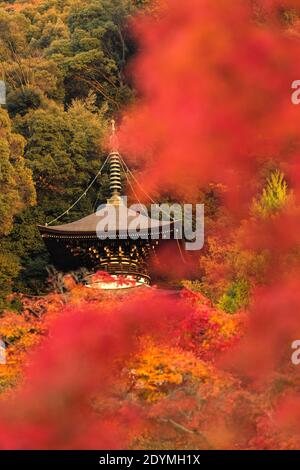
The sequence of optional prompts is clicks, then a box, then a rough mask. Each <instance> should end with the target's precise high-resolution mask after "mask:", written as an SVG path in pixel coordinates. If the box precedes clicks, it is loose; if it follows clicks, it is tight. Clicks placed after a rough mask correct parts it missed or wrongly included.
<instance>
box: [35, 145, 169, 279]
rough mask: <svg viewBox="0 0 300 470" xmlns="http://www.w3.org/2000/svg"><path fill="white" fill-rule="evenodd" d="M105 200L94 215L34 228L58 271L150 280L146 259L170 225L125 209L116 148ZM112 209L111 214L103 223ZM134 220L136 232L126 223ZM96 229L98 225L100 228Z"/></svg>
mask: <svg viewBox="0 0 300 470" xmlns="http://www.w3.org/2000/svg"><path fill="white" fill-rule="evenodd" d="M107 164H108V165H109V186H110V198H109V199H108V200H107V202H106V204H103V205H102V206H100V207H99V208H98V210H97V211H96V212H95V213H92V214H90V215H88V216H87V217H84V218H82V219H80V220H76V221H74V222H71V223H67V224H65V225H44V226H39V230H40V233H41V236H42V238H43V240H44V242H45V244H46V247H47V249H48V251H49V253H50V255H51V258H52V260H53V264H54V265H55V266H56V267H57V268H58V269H60V270H63V271H70V270H76V269H78V268H82V267H85V268H87V269H88V270H90V271H91V272H97V271H105V272H107V273H109V274H110V275H112V276H114V277H117V276H121V277H122V279H124V278H127V279H129V280H133V281H134V282H135V283H137V284H139V285H140V284H150V276H149V270H148V265H149V260H150V257H151V256H156V252H157V249H158V248H159V246H160V245H161V244H162V243H166V241H167V240H165V241H164V239H169V238H171V235H172V233H173V231H174V224H173V222H170V221H163V220H158V219H157V220H156V219H151V218H150V217H149V216H148V215H147V214H143V213H141V212H140V211H138V210H137V211H135V210H132V209H130V208H127V207H125V205H124V202H123V198H122V197H121V191H122V184H121V168H122V161H121V156H120V154H119V152H118V150H112V151H111V152H110V154H109V155H108V159H107ZM111 209H113V213H114V214H115V215H116V217H115V220H113V223H112V224H107V223H106V222H107V220H108V214H110V211H111ZM135 222H137V224H138V230H136V229H135V230H132V231H131V229H130V227H132V226H135V228H136V224H135ZM99 227H100V228H99Z"/></svg>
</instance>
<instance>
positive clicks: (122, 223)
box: [38, 204, 174, 238]
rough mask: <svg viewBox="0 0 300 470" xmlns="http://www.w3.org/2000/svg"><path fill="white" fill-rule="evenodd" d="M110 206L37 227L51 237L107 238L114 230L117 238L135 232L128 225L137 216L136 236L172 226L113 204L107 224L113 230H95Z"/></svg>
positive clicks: (165, 230)
mask: <svg viewBox="0 0 300 470" xmlns="http://www.w3.org/2000/svg"><path fill="white" fill-rule="evenodd" d="M111 207H112V205H111V204H106V205H103V206H102V207H101V209H100V210H97V211H96V212H94V213H92V214H90V215H88V216H86V217H83V218H82V219H79V220H76V221H74V222H70V223H68V224H63V225H54V226H53V225H51V226H47V225H39V226H38V227H39V230H40V232H41V234H42V235H45V236H47V235H48V236H52V237H53V236H54V237H55V236H57V237H64V236H70V237H72V236H77V237H78V236H79V237H80V236H89V237H97V238H102V237H101V235H102V234H103V238H107V236H108V235H109V234H110V233H112V232H116V234H117V237H118V238H127V236H128V235H131V233H135V229H130V226H131V224H132V223H133V221H134V220H135V219H137V218H138V221H139V229H138V230H139V232H138V234H139V236H137V237H136V238H139V237H140V238H141V237H142V236H143V235H144V236H145V235H146V234H149V235H150V234H151V231H152V233H156V234H166V233H170V232H171V231H172V228H173V226H174V222H173V221H171V222H170V221H164V220H158V219H153V218H151V217H148V216H147V215H144V214H143V213H142V212H138V211H135V210H132V209H128V208H127V207H125V206H123V211H121V206H113V207H114V208H115V209H116V217H114V218H113V221H112V222H111V223H110V225H109V227H110V228H111V227H112V228H113V230H105V231H103V232H101V231H99V229H98V230H97V227H98V224H99V223H100V222H101V221H103V220H104V219H107V217H108V214H109V210H110V208H111ZM124 209H125V211H124ZM114 222H115V223H114ZM102 225H103V223H102ZM104 235H105V236H104Z"/></svg>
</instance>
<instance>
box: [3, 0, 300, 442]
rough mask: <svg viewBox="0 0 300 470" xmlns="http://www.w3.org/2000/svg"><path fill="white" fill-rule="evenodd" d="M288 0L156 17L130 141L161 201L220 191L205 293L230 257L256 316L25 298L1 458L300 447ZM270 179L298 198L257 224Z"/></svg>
mask: <svg viewBox="0 0 300 470" xmlns="http://www.w3.org/2000/svg"><path fill="white" fill-rule="evenodd" d="M283 3H284V5H285V6H286V7H291V6H293V7H295V8H298V7H299V6H300V4H299V2H296V1H291V2H289V1H283V2H282V1H280V2H278V1H273V0H268V1H258V0H257V1H253V2H250V1H249V2H246V1H244V0H243V1H242V0H235V1H234V2H231V4H230V7H229V6H228V1H227V0H214V1H213V0H201V1H200V0H186V1H185V2H182V1H181V0H172V1H171V0H168V1H167V0H165V1H164V2H163V4H164V5H165V9H164V11H163V14H162V16H161V17H158V18H156V19H155V20H153V18H139V19H138V21H136V26H135V28H136V34H137V37H138V40H139V44H140V53H139V55H138V58H137V60H136V61H135V63H134V64H133V65H132V67H133V71H134V76H135V80H136V84H137V88H138V91H139V94H140V98H139V101H138V103H137V104H136V105H134V107H133V108H132V109H129V110H127V112H126V115H125V116H124V119H123V124H122V127H121V130H120V142H121V146H122V148H123V149H125V150H127V151H128V153H129V154H131V155H132V156H133V162H135V164H136V166H137V167H138V168H139V169H141V170H142V173H143V183H144V184H145V188H146V190H147V191H151V194H152V193H153V192H154V194H155V192H156V193H158V194H163V193H164V192H165V191H170V190H172V191H174V194H177V195H180V196H182V195H183V196H184V199H185V200H186V201H188V202H192V200H197V197H198V194H199V191H200V190H201V189H202V187H203V186H205V185H207V184H209V183H214V184H216V185H220V187H222V188H225V189H224V191H223V192H222V197H223V199H224V202H225V207H226V211H228V212H226V214H225V216H224V217H221V218H220V220H218V221H215V220H214V221H211V220H210V221H209V225H208V231H209V236H210V245H211V246H212V247H214V249H215V252H216V256H215V258H213V257H211V258H209V257H208V256H207V255H206V254H205V255H203V257H202V259H201V262H202V267H203V269H205V270H206V271H205V275H206V287H207V285H208V284H209V282H210V281H211V284H212V287H216V286H215V285H213V284H217V283H219V282H220V281H223V280H222V279H221V280H220V277H222V276H224V277H225V273H226V276H227V275H228V276H231V275H232V269H233V268H232V264H231V265H230V263H229V261H230V260H229V258H230V256H231V257H232V258H233V259H234V263H233V264H234V267H235V269H236V270H238V274H239V275H240V273H242V274H244V273H245V272H247V275H248V277H249V279H250V280H251V286H250V289H249V290H250V294H251V295H250V300H249V305H248V306H247V308H245V309H244V311H239V312H238V313H235V314H233V315H230V314H228V313H225V312H224V311H222V310H221V308H220V305H218V308H217V307H215V306H213V305H212V303H211V302H210V301H208V299H206V297H205V296H204V295H202V294H199V293H196V292H191V291H190V290H188V289H185V290H183V291H182V294H181V298H176V295H174V294H173V295H174V297H173V295H172V294H168V295H167V294H162V293H160V292H159V290H155V289H154V290H149V291H145V290H144V289H142V290H140V291H137V292H135V293H134V292H132V293H131V294H129V293H127V294H122V293H121V294H118V295H112V294H103V293H101V292H98V293H95V292H94V291H93V292H91V291H89V290H88V289H86V288H84V287H79V286H75V285H69V286H68V293H67V294H61V295H58V294H49V296H48V297H47V296H46V297H45V298H44V299H42V300H31V301H30V300H28V299H23V304H24V313H23V314H22V316H21V319H20V316H18V315H17V314H13V313H11V312H7V313H6V314H5V315H4V317H3V318H1V323H0V335H1V337H3V338H4V339H5V340H6V342H7V344H8V345H9V346H8V364H7V366H1V367H2V368H1V369H0V374H1V375H0V385H1V386H3V388H5V390H6V392H4V394H3V395H2V396H1V406H0V447H1V448H25V449H28V448H42V449H45V448H50V449H53V448H61V449H65V448H127V447H131V448H188V449H192V448H197V449H199V448H200V449H201V448H216V449H221V448H235V449H238V448H250V449H254V448H258V449H274V448H278V449H289V448H291V449H297V448H299V446H300V436H299V432H298V431H297V426H296V424H297V419H298V417H299V416H300V402H299V398H298V395H299V390H300V381H299V372H298V369H297V367H296V366H294V365H293V364H292V362H291V359H290V356H291V353H292V350H291V342H292V341H293V340H295V339H298V338H299V337H300V308H299V307H300V290H299V283H300V273H299V263H300V255H299V253H300V250H299V230H298V228H299V209H298V204H299V201H298V199H299V189H300V180H299V175H300V173H299V170H298V169H299V138H298V135H299V129H300V114H299V113H300V111H299V108H297V106H293V105H292V103H291V83H292V82H293V81H294V80H296V79H300V66H299V61H298V60H297V57H298V52H299V47H300V44H299V22H297V21H296V22H295V23H294V24H293V25H292V26H289V25H288V24H285V25H283V24H282V23H281V21H280V19H279V14H278V13H279V11H282V4H283ZM269 168H271V169H272V168H279V169H280V170H282V171H283V172H284V173H285V176H286V179H287V181H288V183H289V187H290V188H291V192H292V193H293V194H292V197H291V198H290V199H289V202H288V204H286V206H285V207H284V210H278V211H277V212H276V213H274V214H273V213H272V214H271V215H269V216H263V217H261V216H260V217H259V216H257V214H256V215H253V214H251V209H250V207H251V204H252V197H253V195H255V194H257V191H258V190H260V189H261V186H262V180H263V179H264V176H265V174H266V173H267V170H268V169H269ZM137 192H138V188H137ZM199 202H202V201H199ZM236 215H238V216H239V217H237V218H236V219H237V221H236V222H235V224H232V219H231V217H232V218H234V217H233V216H236ZM220 227H221V229H220ZM215 240H218V242H215ZM214 243H215V244H214ZM236 247H238V248H237V249H236ZM235 250H236V251H235ZM249 251H251V253H250V254H249ZM167 256H168V255H167ZM205 256H206V258H205ZM261 259H263V260H264V267H263V268H264V269H262V270H261V271H260V270H259V269H260V264H259V263H260V262H261ZM177 264H178V265H179V264H180V261H178V263H177ZM253 266H255V269H256V270H255V269H254V268H253ZM257 266H258V267H257ZM258 273H259V276H258ZM253 279H254V280H253ZM224 282H225V280H224ZM226 282H227V279H226ZM209 287H210V286H209ZM217 287H218V286H217ZM215 290H217V288H216V289H215ZM223 300H224V299H223ZM39 302H40V303H41V304H42V305H43V308H41V311H42V313H41V315H39V313H38V314H37V315H32V311H33V312H39V308H40V307H39ZM66 304H67V306H66ZM37 344H38V346H36V345H37ZM31 350H33V352H32V353H31V352H29V351H31ZM25 364H26V370H25V372H23V371H22V374H21V371H20V369H22V367H24V365H25ZM20 380H21V381H20ZM16 382H19V383H18V385H17V387H16V388H15V389H14V388H9V387H7V384H9V385H15V383H16Z"/></svg>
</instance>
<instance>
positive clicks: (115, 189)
mask: <svg viewBox="0 0 300 470" xmlns="http://www.w3.org/2000/svg"><path fill="white" fill-rule="evenodd" d="M118 144H119V143H118V138H117V136H116V122H115V120H114V119H112V120H111V136H110V148H111V150H110V154H109V189H110V192H111V196H110V198H109V199H108V201H107V203H108V204H114V205H120V204H121V202H122V199H121V190H122V184H121V160H120V154H119V151H118V147H119V145H118Z"/></svg>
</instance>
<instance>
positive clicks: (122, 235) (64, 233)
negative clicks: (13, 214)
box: [38, 222, 175, 240]
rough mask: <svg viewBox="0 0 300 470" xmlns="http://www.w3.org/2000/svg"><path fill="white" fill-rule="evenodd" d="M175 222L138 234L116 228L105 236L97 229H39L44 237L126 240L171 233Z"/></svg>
mask: <svg viewBox="0 0 300 470" xmlns="http://www.w3.org/2000/svg"><path fill="white" fill-rule="evenodd" d="M174 223H175V222H170V224H168V225H167V224H166V225H165V226H164V225H160V226H158V227H157V228H156V229H155V230H153V232H152V231H151V228H149V229H147V230H145V229H144V230H141V231H140V232H139V233H138V234H136V233H135V232H133V233H131V232H130V231H128V230H126V231H125V230H123V231H120V230H116V233H115V232H112V231H111V232H103V237H101V236H99V235H98V234H97V233H96V232H95V231H92V232H91V231H86V232H85V231H73V230H72V231H71V230H61V229H57V228H51V227H48V226H45V225H38V229H39V231H40V233H41V235H42V237H43V238H82V239H86V238H95V239H98V240H106V239H113V238H117V239H120V240H126V239H127V238H130V239H142V240H143V239H145V238H151V236H153V235H159V236H162V238H163V235H167V234H170V233H172V232H173V231H174Z"/></svg>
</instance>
